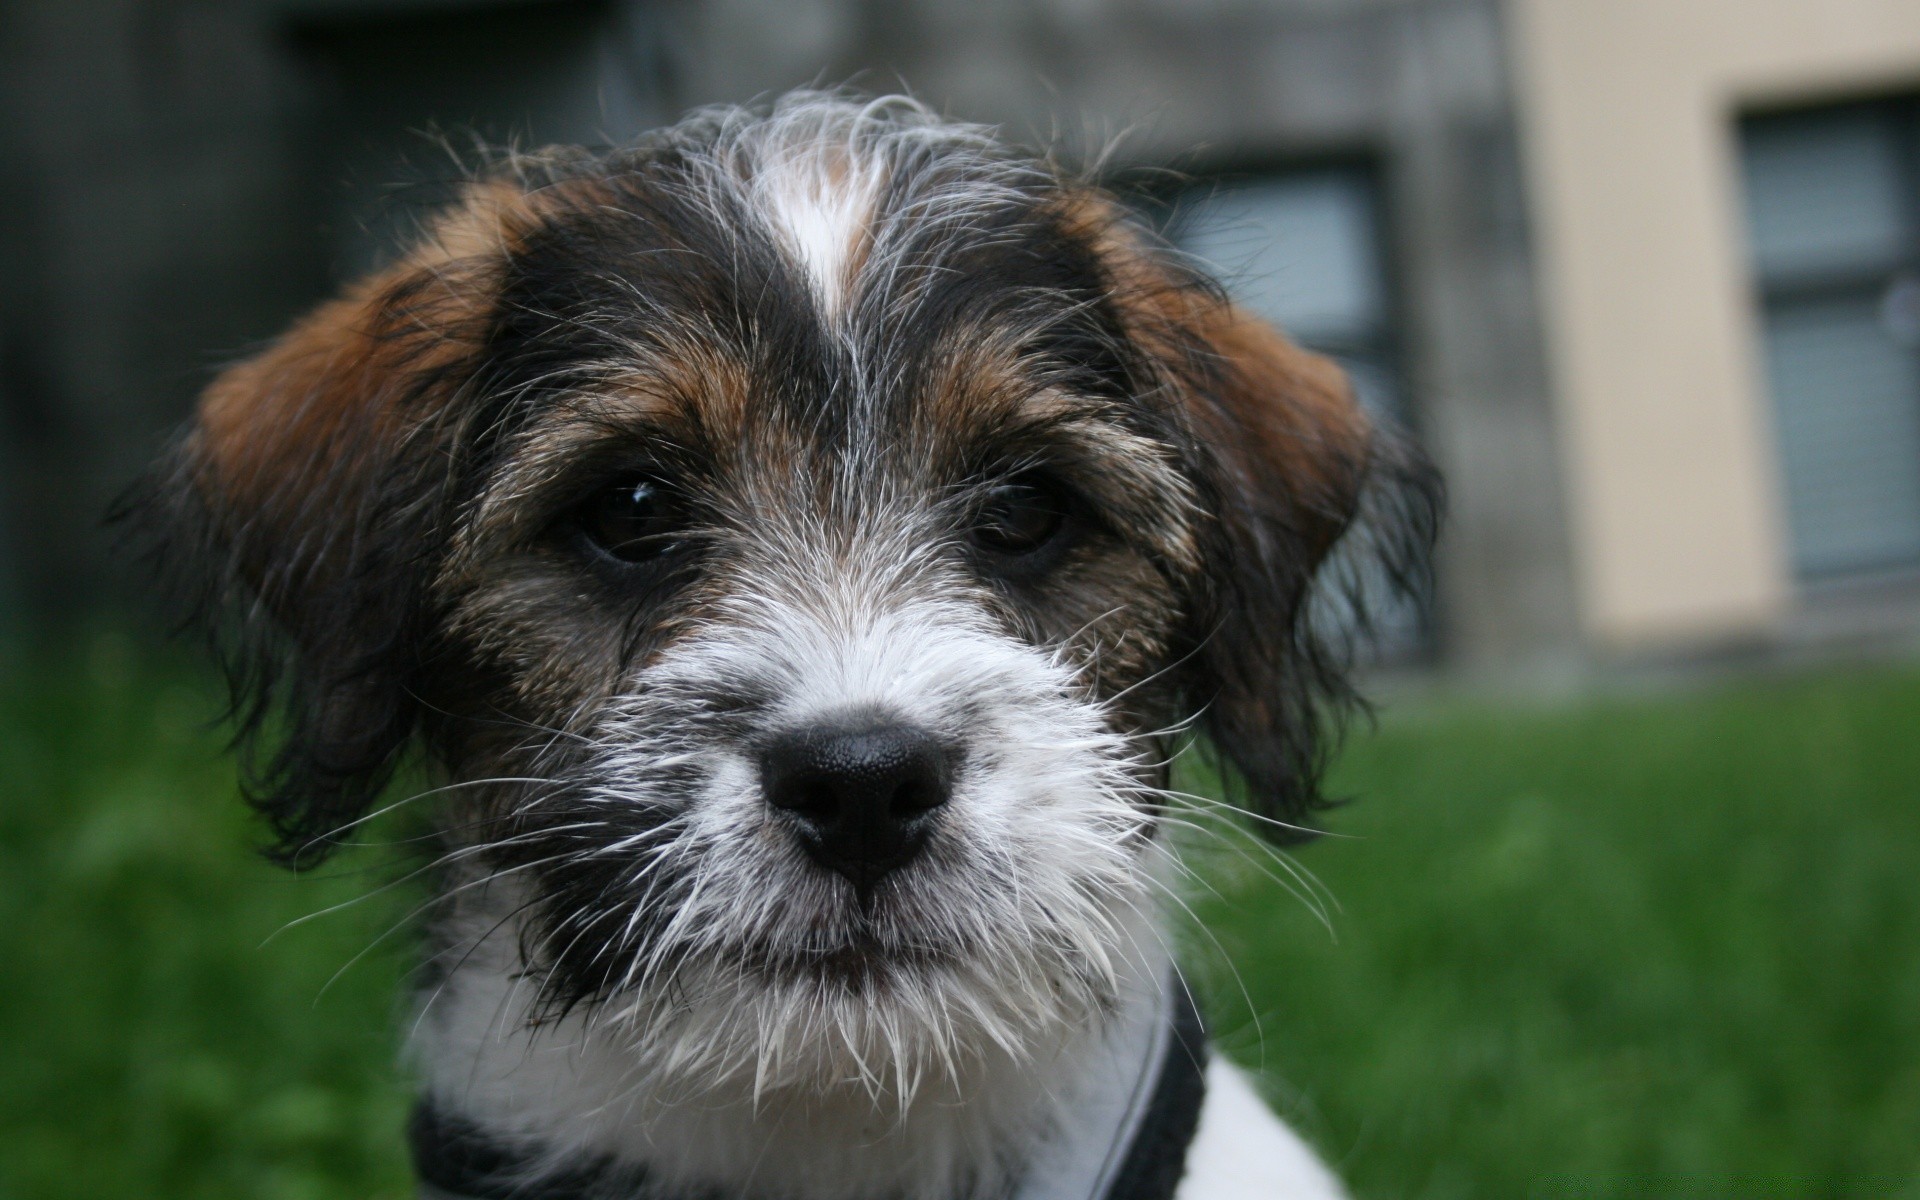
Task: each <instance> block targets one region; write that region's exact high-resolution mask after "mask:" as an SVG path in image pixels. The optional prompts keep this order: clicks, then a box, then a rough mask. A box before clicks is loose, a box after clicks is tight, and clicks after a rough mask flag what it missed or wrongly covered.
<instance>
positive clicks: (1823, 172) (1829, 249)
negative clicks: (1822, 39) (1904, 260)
mask: <svg viewBox="0 0 1920 1200" xmlns="http://www.w3.org/2000/svg"><path fill="white" fill-rule="evenodd" d="M1743 165H1744V168H1745V175H1746V197H1747V224H1748V231H1749V237H1750V239H1751V244H1752V250H1753V256H1754V262H1755V265H1756V266H1757V267H1758V269H1759V273H1760V275H1761V276H1762V277H1763V278H1764V279H1772V278H1776V277H1779V276H1782V275H1800V274H1804V273H1807V272H1820V271H1832V270H1846V269H1851V268H1860V267H1869V268H1870V267H1875V266H1879V265H1882V264H1888V263H1891V261H1892V260H1893V259H1895V258H1897V257H1898V256H1899V254H1900V253H1901V251H1902V250H1903V248H1904V245H1905V239H1906V236H1907V231H1906V227H1905V226H1906V222H1905V219H1904V216H1903V200H1904V187H1903V185H1902V183H1901V178H1902V175H1901V171H1900V159H1899V140H1898V138H1897V137H1896V136H1895V131H1894V129H1893V126H1892V123H1891V122H1890V121H1888V120H1887V118H1886V116H1885V115H1884V113H1882V112H1881V111H1880V110H1875V109H1851V110H1843V111H1840V112H1830V113H1816V114H1812V115H1807V116H1792V117H1774V118H1770V119H1766V120H1762V121H1754V122H1751V123H1750V124H1749V125H1748V126H1747V130H1746V137H1745V139H1744V145H1743Z"/></svg>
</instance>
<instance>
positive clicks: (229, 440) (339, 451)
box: [122, 187, 512, 867]
mask: <svg viewBox="0 0 1920 1200" xmlns="http://www.w3.org/2000/svg"><path fill="white" fill-rule="evenodd" d="M510 204H511V193H509V192H508V191H507V190H506V189H504V188H502V187H493V188H479V187H476V188H475V189H473V191H472V193H471V194H470V196H469V198H468V200H467V202H466V203H465V204H464V205H462V206H460V207H459V208H457V209H455V210H454V211H452V212H451V213H450V214H448V215H446V216H444V217H443V218H441V219H440V220H439V221H438V222H437V223H436V224H435V225H433V226H432V227H430V228H429V230H428V231H427V233H426V236H425V237H424V238H423V239H422V241H421V243H420V244H419V245H417V246H415V247H414V248H413V249H412V250H411V251H410V252H409V253H408V254H407V255H406V256H404V257H403V258H402V259H401V260H400V261H398V262H396V263H394V264H393V265H392V266H390V267H388V268H386V269H385V270H383V271H380V272H378V273H376V274H374V275H372V276H370V277H368V278H365V279H363V280H361V281H360V282H358V283H356V284H354V285H353V286H351V287H349V288H348V289H346V290H345V292H344V293H343V294H342V295H340V296H339V297H337V298H335V299H333V300H331V301H328V302H327V303H325V304H322V305H321V306H320V307H318V308H317V309H315V310H314V311H312V312H310V313H309V314H307V316H306V317H304V318H303V319H301V320H300V321H298V322H296V323H295V324H294V325H293V327H292V328H290V329H289V330H287V331H286V332H285V333H284V334H282V335H281V336H280V337H279V338H278V339H276V340H275V341H274V342H273V343H272V344H270V345H269V346H267V347H266V348H265V349H263V350H262V351H260V352H259V353H258V354H256V355H254V356H253V357H251V358H248V359H246V360H244V361H242V362H239V363H236V364H234V365H233V366H231V367H229V368H227V370H225V371H224V372H222V373H221V374H220V376H219V377H218V378H217V379H215V380H214V381H213V383H212V384H211V386H209V387H208V388H207V390H206V392H205V394H204V395H203V396H202V398H201V402H200V406H199V410H198V412H197V414H196V416H195V419H194V420H193V422H192V423H191V424H190V426H189V427H188V429H187V431H186V433H185V435H184V437H183V438H182V439H181V441H180V443H179V445H178V446H177V447H176V449H175V451H174V452H173V453H172V454H171V455H170V456H169V457H168V458H167V459H166V460H165V461H164V462H163V463H162V465H161V466H160V468H159V469H157V470H156V471H155V472H154V473H153V474H152V476H151V477H150V478H149V480H148V481H147V483H146V484H145V485H144V487H143V488H141V489H139V490H138V491H137V492H136V493H135V494H134V495H132V496H130V497H129V498H128V499H127V500H126V501H123V504H122V511H123V513H125V515H127V516H128V517H129V518H130V519H131V520H132V521H134V522H136V523H137V526H138V527H142V528H144V529H145V530H147V531H149V532H150V533H151V534H152V535H153V540H154V541H155V543H156V552H157V557H158V559H159V565H160V568H161V573H162V575H163V577H164V578H165V579H166V580H167V581H168V582H169V583H171V584H172V585H173V586H174V588H175V590H176V591H179V592H181V593H183V595H182V597H181V599H182V600H183V602H184V607H186V608H187V610H188V615H189V619H190V620H191V621H193V622H194V623H197V624H199V625H201V626H203V627H204V628H205V630H206V632H207V633H208V634H210V635H211V640H212V641H213V644H214V647H215V649H216V651H217V652H218V654H219V656H220V659H221V661H222V664H223V665H224V667H225V668H226V672H227V676H228V682H229V684H230V686H231V689H232V693H233V698H234V707H235V709H236V715H237V718H238V726H239V733H238V738H237V741H238V742H239V744H240V748H241V750H242V761H243V764H244V768H245V773H246V777H247V778H246V790H247V794H248V798H249V800H250V801H251V802H252V804H253V805H254V807H255V808H257V809H258V810H259V811H260V812H261V813H262V815H264V816H265V817H266V818H267V821H268V823H269V825H270V826H271V828H272V831H273V835H274V840H275V844H274V845H273V846H272V847H271V848H270V850H269V854H270V856H271V857H273V858H275V859H277V860H279V861H281V862H284V863H287V864H289V865H292V866H295V867H301V866H307V865H311V864H313V863H317V862H319V861H320V860H322V859H324V858H325V857H326V855H327V854H328V853H329V852H330V851H331V850H332V849H333V848H335V847H336V846H338V845H339V844H340V843H341V841H342V840H343V838H344V836H345V834H346V833H347V832H348V831H350V830H351V829H352V828H353V826H354V825H355V824H356V823H357V822H358V821H359V820H360V819H361V818H362V817H363V816H364V815H365V813H366V812H367V810H368V809H369V807H370V806H371V804H372V802H373V800H374V798H375V797H377V796H378V795H379V793H380V791H381V789H382V788H383V787H384V785H385V784H386V782H387V779H388V778H389V776H390V775H391V773H392V772H393V770H394V768H395V766H396V764H397V762H398V761H399V759H400V758H401V757H402V755H403V753H404V751H405V749H406V747H407V746H408V744H409V743H410V741H411V739H412V735H413V733H414V731H415V728H416V726H417V725H418V724H419V722H420V721H421V719H422V702H421V698H420V693H419V686H418V685H419V681H420V674H421V670H422V663H423V661H424V660H425V658H426V656H428V655H430V654H431V652H432V648H431V646H430V645H429V643H428V637H427V633H428V630H429V628H430V624H431V623H430V621H429V620H428V619H427V614H426V613H425V610H424V605H425V603H426V600H425V597H426V592H427V585H428V583H429V581H430V579H431V577H432V574H433V572H434V570H435V569H436V566H437V560H436V558H435V555H436V554H437V553H438V552H439V551H438V548H439V547H442V546H443V545H444V544H445V541H446V538H445V537H444V536H442V530H441V526H442V524H443V523H444V522H445V521H446V520H447V519H448V513H449V512H450V510H451V507H452V502H451V500H450V490H451V481H452V478H453V475H452V472H453V471H454V470H455V464H456V462H457V460H458V455H457V453H456V447H457V444H458V439H457V438H455V437H454V436H453V432H452V430H453V424H454V422H455V420H456V416H457V413H458V411H459V406H458V405H456V404H455V403H454V401H455V399H456V398H457V397H458V396H459V394H460V391H461V387H462V384H463V382H464V380H465V372H466V371H467V370H468V369H469V367H470V364H471V362H472V360H473V358H474V356H475V354H476V351H477V347H478V345H479V344H480V341H481V339H482V338H483V337H484V334H485V329H486V327H487V322H488V321H489V319H490V317H491V313H492V305H493V300H494V296H495V292H496V291H497V285H496V284H495V282H494V273H495V270H496V264H497V262H498V261H499V260H500V258H501V253H502V251H501V247H502V245H503V242H504V240H505V238H506V237H507V228H508V225H507V222H508V220H509V217H510V216H511V212H512V210H511V207H510Z"/></svg>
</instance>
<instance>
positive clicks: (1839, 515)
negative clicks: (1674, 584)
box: [1766, 296, 1920, 574]
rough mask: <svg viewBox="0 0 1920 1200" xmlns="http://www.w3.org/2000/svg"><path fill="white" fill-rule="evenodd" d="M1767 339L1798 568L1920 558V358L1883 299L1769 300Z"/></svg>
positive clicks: (1812, 570) (1816, 570)
mask: <svg viewBox="0 0 1920 1200" xmlns="http://www.w3.org/2000/svg"><path fill="white" fill-rule="evenodd" d="M1766 339H1767V369H1768V374H1769V376H1770V381H1771V383H1772V386H1773V399H1774V405H1775V409H1776V414H1777V422H1778V433H1779V441H1780V451H1781V454H1782V456H1783V459H1784V465H1785V469H1786V486H1787V511H1788V517H1789V521H1790V524H1791V527H1792V533H1793V545H1794V558H1795V560H1796V563H1797V565H1798V566H1799V568H1800V569H1801V570H1802V571H1803V572H1806V573H1808V574H1825V573H1831V572H1836V571H1846V570H1856V569H1861V568H1872V567H1878V566H1890V565H1899V564H1903V563H1910V562H1914V561H1920V362H1916V358H1915V355H1914V352H1913V351H1912V350H1911V349H1909V348H1908V347H1906V346H1904V345H1902V344H1900V343H1899V342H1897V341H1895V340H1894V339H1893V337H1891V336H1890V335H1889V334H1888V332H1887V330H1886V328H1885V326H1884V325H1883V323H1882V321H1881V314H1880V304H1879V302H1878V297H1875V296H1861V297H1857V298H1853V299H1839V300H1810V301H1800V302H1795V303H1791V304H1778V305H1775V306H1773V310H1772V311H1771V312H1769V314H1768V317H1767V327H1766Z"/></svg>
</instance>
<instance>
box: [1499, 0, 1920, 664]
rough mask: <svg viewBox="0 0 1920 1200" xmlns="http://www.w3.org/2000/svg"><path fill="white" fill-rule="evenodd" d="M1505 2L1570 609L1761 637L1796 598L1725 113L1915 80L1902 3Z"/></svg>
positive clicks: (1642, 642) (1620, 634)
mask: <svg viewBox="0 0 1920 1200" xmlns="http://www.w3.org/2000/svg"><path fill="white" fill-rule="evenodd" d="M1509 7H1510V12H1511V16H1512V22H1511V28H1512V34H1511V37H1512V43H1513V47H1514V50H1513V65H1514V68H1515V71H1516V80H1517V85H1516V86H1517V90H1518V94H1519V96H1520V101H1521V110H1522V113H1523V121H1522V128H1523V130H1524V144H1525V147H1526V152H1527V165H1528V178H1529V181H1530V183H1531V193H1532V196H1533V201H1534V214H1535V222H1536V224H1535V227H1536V230H1537V231H1538V235H1539V241H1538V245H1539V250H1540V255H1541V260H1542V269H1543V273H1544V275H1543V277H1544V279H1545V281H1546V284H1545V298H1546V300H1547V306H1546V308H1547V313H1548V320H1549V330H1550V335H1549V343H1550V345H1551V347H1552V361H1553V366H1554V375H1555V382H1556V390H1557V393H1558V407H1559V411H1560V416H1561V419H1560V429H1561V431H1562V434H1563V441H1562V448H1561V453H1562V455H1563V459H1564V462H1565V464H1566V477H1567V480H1568V486H1569V488H1570V490H1571V495H1572V504H1571V512H1572V514H1573V516H1574V525H1573V528H1574V531H1575V544H1576V547H1577V561H1578V564H1579V573H1580V580H1581V589H1580V590H1581V601H1582V603H1581V612H1582V620H1583V625H1584V628H1585V629H1586V631H1587V632H1588V634H1589V635H1590V636H1591V637H1592V638H1593V639H1595V640H1596V641H1597V642H1598V643H1600V644H1602V645H1605V646H1611V647H1618V648H1625V649H1645V648H1658V647H1662V646H1670V645H1674V644H1680V643H1698V642H1700V641H1702V640H1714V639H1738V638H1742V637H1763V638H1764V637H1770V636H1772V635H1773V634H1775V633H1776V632H1777V631H1778V630H1779V629H1780V627H1781V625H1782V623H1783V622H1784V621H1785V620H1786V619H1787V617H1788V616H1789V614H1790V613H1791V611H1792V608H1793V606H1794V604H1795V601H1796V598H1795V594H1794V589H1793V586H1792V581H1791V579H1790V576H1789V568H1788V565H1787V558H1786V548H1785V537H1784V531H1783V522H1782V516H1781V511H1780V508H1781V500H1780V486H1779V480H1778V467H1777V456H1776V454H1775V450H1774V445H1773V440H1772V430H1771V428H1770V425H1769V408H1768V405H1767V404H1766V403H1765V393H1764V390H1763V384H1762V382H1761V380H1760V378H1759V368H1758V362H1759V345H1758V324H1757V314H1756V310H1755V308H1754V303H1753V300H1752V289H1751V286H1750V280H1749V278H1748V274H1747V270H1746V265H1745V250H1744V244H1743V236H1744V235H1743V230H1742V227H1741V221H1742V216H1741V206H1740V197H1739V194H1738V191H1737V185H1738V180H1737V164H1736V161H1735V147H1734V142H1733V139H1734V132H1735V130H1734V121H1733V118H1734V116H1735V114H1736V113H1737V112H1738V111H1739V110H1740V109H1741V108H1743V107H1745V106H1749V105H1758V104H1767V105H1771V104H1778V103H1783V102H1789V101H1793V102H1798V101H1807V102H1812V101H1817V100H1822V99H1827V98H1837V97H1841V96H1845V95H1848V94H1852V93H1855V92H1863V93H1864V92H1871V91H1878V90H1894V89H1904V88H1912V87H1915V86H1920V5H1916V4H1914V3H1912V2H1911V0H1684V2H1676V0H1511V4H1510V6H1509Z"/></svg>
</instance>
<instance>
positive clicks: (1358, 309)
mask: <svg viewBox="0 0 1920 1200" xmlns="http://www.w3.org/2000/svg"><path fill="white" fill-rule="evenodd" d="M1379 210H1380V205H1379V198H1378V192H1377V189H1376V185H1375V181H1374V177H1373V174H1372V173H1371V172H1370V171H1368V170H1366V169H1365V168H1364V167H1360V166H1333V167H1317V168H1306V169H1300V170H1295V171H1289V172H1285V173H1278V174H1270V175H1267V176H1264V177H1261V178H1253V179H1236V180H1232V181H1222V182H1218V183H1211V184H1202V185H1198V186H1196V187H1193V188H1191V189H1190V190H1189V191H1188V192H1187V193H1186V194H1185V195H1183V196H1181V197H1179V199H1178V201H1177V203H1176V204H1175V206H1174V216H1173V220H1172V222H1171V224H1170V225H1169V227H1168V231H1167V232H1168V236H1169V238H1170V239H1171V240H1172V241H1173V243H1174V244H1175V245H1176V246H1178V247H1180V248H1181V249H1182V250H1185V251H1186V252H1187V253H1189V254H1191V255H1193V256H1194V257H1196V258H1198V259H1200V260H1202V261H1203V262H1205V263H1207V264H1208V265H1209V266H1210V267H1212V268H1213V270H1214V272H1215V273H1216V274H1217V275H1218V276H1219V277H1220V279H1221V280H1222V281H1223V282H1224V283H1225V284H1226V285H1227V290H1228V292H1229V293H1230V294H1231V295H1232V296H1233V298H1234V299H1235V300H1236V301H1238V302H1239V303H1240V304H1242V305H1244V306H1245V307H1246V308H1248V309H1250V310H1251V311H1253V312H1255V313H1258V314H1259V315H1260V316H1262V317H1265V318H1266V319H1267V320H1269V321H1272V322H1273V323H1274V324H1275V325H1278V326H1279V327H1280V328H1282V329H1284V330H1286V331H1287V333H1288V334H1290V335H1291V336H1292V337H1293V338H1294V339H1295V340H1297V341H1299V342H1300V343H1301V344H1302V345H1305V346H1307V347H1309V348H1310V349H1313V350H1317V351H1319V352H1320V353H1322V354H1326V355H1329V356H1331V357H1332V358H1335V359H1337V360H1338V361H1339V362H1340V364H1341V365H1342V366H1344V367H1345V368H1346V369H1347V373H1348V374H1349V375H1350V376H1351V377H1352V379H1353V382H1354V390H1355V392H1356V393H1357V394H1358V396H1359V399H1360V402H1361V403H1362V404H1363V405H1365V406H1366V407H1367V408H1368V409H1369V410H1370V411H1372V412H1373V413H1375V414H1376V415H1378V416H1381V417H1384V418H1386V419H1388V420H1390V421H1393V422H1394V423H1396V424H1399V425H1402V426H1406V425H1408V424H1409V423H1410V422H1409V417H1410V415H1411V414H1410V411H1409V405H1408V404H1407V400H1406V393H1405V390H1404V388H1403V387H1402V385H1401V382H1400V375H1399V371H1398V364H1397V363H1396V361H1395V354H1394V344H1393V327H1392V321H1391V313H1392V308H1393V306H1392V304H1391V303H1390V300H1389V296H1390V293H1389V291H1388V286H1387V272H1386V268H1385V255H1384V253H1383V252H1382V247H1381V237H1380V229H1381V221H1380V211H1379ZM1330 574H1332V575H1334V576H1336V577H1338V576H1345V575H1346V574H1347V573H1346V572H1343V571H1341V570H1339V569H1338V568H1337V567H1336V568H1335V569H1334V570H1333V571H1332V572H1330ZM1347 582H1349V583H1351V584H1352V585H1353V586H1354V587H1355V588H1356V589H1357V597H1358V605H1359V607H1361V608H1363V609H1364V610H1365V611H1366V612H1367V613H1368V614H1370V617H1371V628H1372V633H1373V637H1372V639H1371V642H1372V645H1371V649H1372V652H1373V655H1374V657H1375V658H1376V659H1378V660H1384V661H1406V660H1410V659H1413V658H1416V657H1418V656H1420V655H1421V654H1422V653H1424V652H1425V651H1426V650H1428V649H1429V648H1430V645H1431V637H1430V636H1429V625H1430V622H1429V621H1428V614H1427V613H1426V612H1425V611H1423V609H1422V608H1421V607H1420V606H1419V605H1417V604H1415V603H1413V602H1411V601H1409V600H1405V599H1403V598H1401V597H1399V596H1397V595H1395V594H1393V593H1392V592H1391V589H1389V588H1388V587H1387V586H1386V581H1385V580H1384V579H1382V578H1376V577H1373V576H1372V575H1370V574H1366V573H1362V574H1360V575H1359V576H1358V577H1355V578H1349V579H1348V580H1347ZM1353 599H1354V598H1353V597H1350V596H1348V595H1346V594H1344V593H1331V592H1330V593H1328V594H1326V595H1323V596H1322V597H1320V601H1319V605H1320V606H1319V611H1318V615H1317V619H1319V620H1321V621H1323V622H1325V623H1326V625H1327V627H1329V628H1331V629H1334V630H1339V629H1348V630H1351V629H1353V628H1354V627H1355V626H1356V625H1357V624H1358V620H1357V615H1356V613H1355V611H1354V604H1353V602H1352V601H1353Z"/></svg>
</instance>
